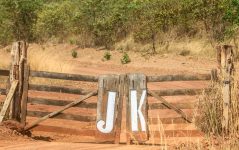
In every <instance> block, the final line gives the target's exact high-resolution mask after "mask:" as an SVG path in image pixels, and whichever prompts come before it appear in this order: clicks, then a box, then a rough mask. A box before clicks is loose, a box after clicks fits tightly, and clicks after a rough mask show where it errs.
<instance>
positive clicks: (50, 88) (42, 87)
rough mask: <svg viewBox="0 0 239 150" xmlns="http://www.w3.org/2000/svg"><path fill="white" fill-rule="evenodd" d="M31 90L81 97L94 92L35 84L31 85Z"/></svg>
mask: <svg viewBox="0 0 239 150" xmlns="http://www.w3.org/2000/svg"><path fill="white" fill-rule="evenodd" d="M29 90H34V91H48V92H59V93H69V94H79V95H86V94H88V93H89V92H90V91H92V90H85V89H80V88H67V87H61V86H50V85H35V84H30V85H29ZM94 96H95V95H94Z"/></svg>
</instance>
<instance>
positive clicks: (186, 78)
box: [147, 74, 211, 82]
mask: <svg viewBox="0 0 239 150" xmlns="http://www.w3.org/2000/svg"><path fill="white" fill-rule="evenodd" d="M198 80H211V75H210V74H199V75H185V74H179V75H162V76H147V82H165V81H198Z"/></svg>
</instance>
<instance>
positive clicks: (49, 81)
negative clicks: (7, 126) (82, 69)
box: [0, 43, 228, 144]
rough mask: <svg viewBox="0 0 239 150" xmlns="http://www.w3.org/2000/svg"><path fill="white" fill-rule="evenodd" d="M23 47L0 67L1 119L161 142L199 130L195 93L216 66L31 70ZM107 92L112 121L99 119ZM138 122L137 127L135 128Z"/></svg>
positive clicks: (103, 138) (87, 136)
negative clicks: (195, 71) (158, 71)
mask: <svg viewBox="0 0 239 150" xmlns="http://www.w3.org/2000/svg"><path fill="white" fill-rule="evenodd" d="M18 44H20V43H18ZM20 45H21V44H20ZM24 47H26V45H24V44H22V48H23V49H22V50H21V46H19V45H18V46H17V47H16V48H17V49H18V50H19V51H18V52H17V54H18V55H20V54H21V55H20V56H18V57H14V60H15V61H13V64H12V67H11V70H10V71H8V70H0V79H1V82H0V83H1V84H0V93H1V94H0V100H1V101H4V105H3V106H2V110H1V114H0V121H2V120H3V119H5V118H10V119H15V120H17V121H19V122H21V123H22V124H23V125H25V129H26V130H35V131H46V132H57V133H64V134H73V135H78V136H80V141H81V142H114V143H127V144H130V143H146V144H166V143H169V142H172V140H175V139H174V138H182V139H183V138H188V137H190V138H189V139H191V140H194V139H197V138H200V137H201V136H202V133H201V132H200V131H199V130H198V129H197V128H196V127H195V125H194V123H193V118H194V116H193V115H194V111H195V104H196V103H197V95H198V94H200V93H201V92H202V91H203V90H204V89H205V88H207V84H208V83H209V81H210V80H211V79H216V77H217V76H216V72H215V71H212V73H209V74H201V75H164V76H145V75H144V74H123V75H102V76H99V77H97V76H89V75H79V74H66V73H54V72H43V71H33V70H29V66H28V65H27V60H26V58H25V56H26V52H24ZM223 57H224V56H223ZM223 57H222V56H221V57H220V58H223ZM16 59H17V60H16ZM218 60H219V59H218ZM220 61H221V60H220ZM8 77H9V78H8ZM9 81H10V82H9ZM3 83H6V84H5V86H4V84H3ZM9 83H10V84H9ZM227 83H228V82H225V84H227ZM140 95H141V98H140ZM134 96H135V97H136V98H135V97H134ZM110 97H115V100H114V104H113V105H114V106H116V107H114V109H113V110H112V112H114V111H115V112H116V113H115V114H113V116H114V117H113V119H114V122H113V123H114V124H113V125H112V124H111V125H110V123H109V124H107V122H104V121H103V120H105V119H107V117H106V118H105V116H106V115H108V113H107V111H108V110H107V109H108V106H107V103H108V102H107V98H108V101H109V99H110ZM138 97H139V98H138ZM133 101H135V102H134V103H136V106H137V109H135V110H133V109H132V108H133V107H132V105H133V104H134V103H133ZM137 103H138V104H137ZM138 107H139V108H138ZM9 108H10V109H9ZM106 110H107V111H106ZM7 112H9V113H7ZM7 114H9V115H7ZM132 114H137V116H138V115H139V118H140V115H141V118H140V119H139V120H140V122H139V121H138V120H136V124H134V123H135V122H134V121H132V118H133V117H132V116H133V115H132ZM225 114H226V113H225ZM142 115H143V116H145V118H144V119H145V122H146V126H145V127H144V124H143V123H142V122H141V121H142V120H141V119H142ZM39 118H40V119H39ZM130 119H131V120H130ZM99 122H100V124H98V123H99ZM133 124H134V125H133ZM106 126H107V127H110V126H115V127H113V129H110V128H108V129H107V127H106ZM138 126H139V128H140V129H141V130H142V132H136V131H138V130H137V128H138ZM99 129H101V131H102V132H105V133H107V134H102V132H99ZM131 129H132V131H131ZM108 131H111V132H108ZM108 133H109V134H108Z"/></svg>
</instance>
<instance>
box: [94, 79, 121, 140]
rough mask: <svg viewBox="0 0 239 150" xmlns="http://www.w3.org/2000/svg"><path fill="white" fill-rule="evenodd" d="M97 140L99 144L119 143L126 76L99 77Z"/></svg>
mask: <svg viewBox="0 0 239 150" xmlns="http://www.w3.org/2000/svg"><path fill="white" fill-rule="evenodd" d="M98 82H99V89H98V102H97V120H96V133H95V139H96V142H98V143H119V141H120V140H119V138H120V132H121V130H120V127H121V118H122V114H121V113H122V86H123V82H124V76H119V75H102V76H100V77H99V81H98Z"/></svg>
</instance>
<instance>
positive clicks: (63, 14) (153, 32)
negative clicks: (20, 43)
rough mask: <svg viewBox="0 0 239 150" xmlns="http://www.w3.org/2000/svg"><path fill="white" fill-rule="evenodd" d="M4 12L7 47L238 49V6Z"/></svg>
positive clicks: (12, 2)
mask: <svg viewBox="0 0 239 150" xmlns="http://www.w3.org/2000/svg"><path fill="white" fill-rule="evenodd" d="M0 11H1V14H0V23H1V24H0V44H1V45H3V46H4V45H8V44H10V43H11V42H12V41H14V40H26V41H28V42H35V43H45V42H56V43H70V44H76V45H78V46H80V47H82V48H85V47H102V46H103V47H104V48H105V49H119V50H121V51H128V50H134V51H139V52H142V53H143V54H144V55H153V54H156V53H164V52H165V53H167V52H170V51H173V50H175V49H176V48H175V47H171V45H176V44H177V43H178V41H184V42H187V41H189V42H193V41H195V40H197V41H203V42H204V43H203V44H201V45H206V44H209V45H211V46H212V47H214V46H215V45H216V44H218V43H223V42H227V43H230V42H232V43H233V44H234V45H235V46H236V47H238V44H237V42H238V41H237V38H236V37H237V33H238V24H239V1H238V0H211V1H206V0H181V1H178V0H170V1H169V0H147V1H145V0H134V1H131V0H84V1H81V0H74V1H68V0H59V1H55V0H50V1H49V0H0ZM202 39H203V40H202ZM194 47H196V46H195V44H194ZM212 47H211V49H212ZM180 51H182V52H179V53H181V55H188V54H189V53H188V52H187V53H185V52H186V51H188V50H187V49H186V50H185V49H181V50H180ZM205 53H207V54H208V52H205Z"/></svg>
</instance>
